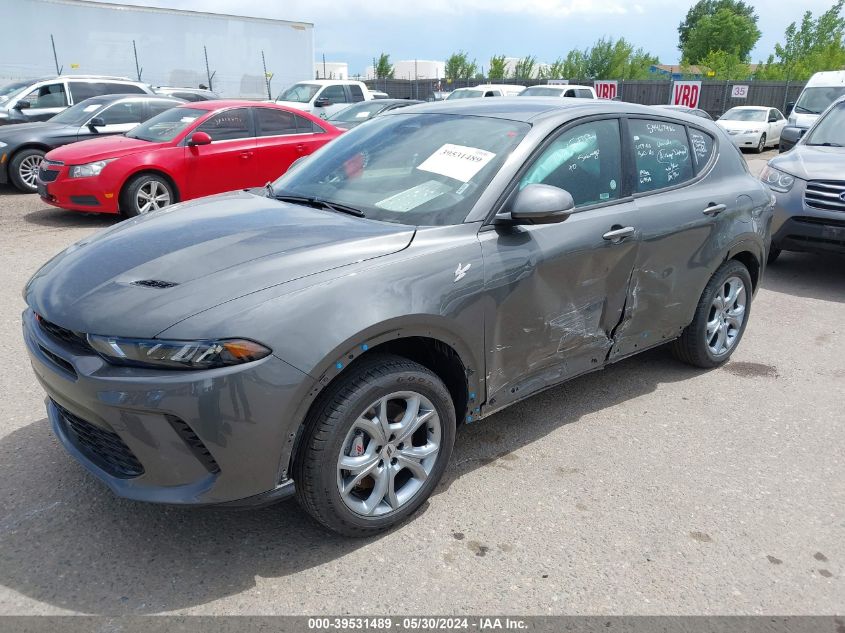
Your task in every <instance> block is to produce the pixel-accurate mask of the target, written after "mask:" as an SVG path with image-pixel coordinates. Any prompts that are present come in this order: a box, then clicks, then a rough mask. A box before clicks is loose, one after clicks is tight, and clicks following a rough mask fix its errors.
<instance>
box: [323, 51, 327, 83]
mask: <svg viewBox="0 0 845 633" xmlns="http://www.w3.org/2000/svg"><path fill="white" fill-rule="evenodd" d="M326 78H327V75H326V54H325V53H323V79H326Z"/></svg>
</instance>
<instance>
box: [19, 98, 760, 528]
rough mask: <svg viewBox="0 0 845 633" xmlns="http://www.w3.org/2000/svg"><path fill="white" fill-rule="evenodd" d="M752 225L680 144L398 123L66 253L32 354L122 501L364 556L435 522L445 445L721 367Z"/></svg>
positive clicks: (681, 117)
mask: <svg viewBox="0 0 845 633" xmlns="http://www.w3.org/2000/svg"><path fill="white" fill-rule="evenodd" d="M188 149H190V148H188ZM771 205H772V198H771V194H770V193H769V191H768V190H767V189H766V187H765V186H763V185H762V183H760V181H759V180H758V179H756V178H754V177H753V176H751V174H750V173H749V172H748V170H747V168H746V167H745V163H744V161H743V158H742V157H741V156H740V154H739V151H738V150H737V149H736V148H735V147H734V146H733V144H732V143H731V141H730V139H729V138H727V137H726V136H725V135H724V133H723V132H721V131H720V130H719V129H718V128H717V127H716V126H715V125H713V124H712V123H711V122H709V121H706V120H704V119H701V118H699V117H695V116H691V115H686V114H681V113H674V112H658V111H656V110H654V109H653V108H648V107H643V106H636V105H632V104H628V103H621V102H608V101H598V100H587V99H583V100H577V101H572V102H571V103H567V102H563V103H562V100H560V99H542V98H534V99H525V98H513V99H509V98H500V99H466V100H460V101H445V102H440V103H433V104H425V105H418V106H411V107H408V108H402V109H399V110H396V111H394V112H391V113H387V114H385V115H382V116H379V117H376V118H374V119H373V120H372V121H370V122H368V123H367V124H366V125H362V126H360V127H358V128H355V129H353V130H351V131H349V132H346V133H344V134H343V135H341V136H340V137H338V138H337V139H335V140H334V141H333V142H331V143H329V144H328V145H326V146H324V147H323V148H322V149H320V150H319V151H317V152H316V153H314V154H313V155H311V156H309V157H308V158H305V159H304V160H303V161H302V162H300V163H298V164H296V165H294V166H293V167H292V168H291V169H290V171H288V173H286V174H285V175H284V176H282V177H281V178H280V179H279V180H277V181H276V182H275V183H273V184H272V185H268V187H266V188H265V189H261V190H256V191H236V192H232V193H229V194H223V195H219V196H215V197H212V198H206V199H200V200H195V201H192V202H187V203H184V204H180V205H176V206H173V207H170V208H168V209H165V210H164V211H161V212H154V213H151V214H149V215H147V216H144V217H142V218H136V219H134V220H131V221H127V222H124V223H122V224H119V225H117V226H115V227H112V228H110V229H108V230H107V231H105V232H102V233H99V234H97V235H95V236H92V237H90V238H87V239H84V240H82V241H81V242H79V243H77V244H75V245H73V246H71V247H70V248H69V249H67V250H66V251H65V252H64V253H62V254H60V255H58V256H57V257H55V258H53V259H52V260H51V261H50V262H49V263H48V264H46V265H45V266H44V267H43V268H42V269H41V270H40V271H39V272H37V273H36V274H35V276H34V277H33V278H32V279H31V280H30V282H29V283H28V285H27V287H26V290H25V293H24V294H25V298H26V302H27V304H28V306H29V307H28V308H27V310H26V312H25V313H24V315H23V328H24V337H25V339H26V344H27V347H28V350H29V354H30V358H31V360H32V366H33V368H34V370H35V372H36V373H37V374H38V378H39V381H40V382H41V384H42V385H43V386H44V388H45V389H46V391H47V393H48V395H49V404H48V411H49V417H50V420H51V421H52V424H53V428H54V430H55V432H56V434H57V436H58V437H59V438H60V440H61V441H62V443H63V444H64V445H65V447H66V448H67V450H68V451H69V452H70V453H71V454H72V455H73V456H74V457H76V459H78V460H79V461H80V462H82V463H83V464H84V465H85V466H86V467H87V468H88V469H89V470H90V471H91V472H93V473H94V474H95V475H96V476H97V477H99V478H100V479H101V480H103V481H104V482H106V483H107V484H108V485H109V486H110V487H111V488H112V490H114V491H115V492H116V493H117V494H119V495H122V496H125V497H129V498H132V499H139V500H145V501H157V502H165V503H177V504H230V505H249V504H262V503H267V502H270V501H273V500H277V499H280V498H284V497H286V496H290V495H293V494H294V493H295V494H296V495H297V496H298V498H299V500H300V502H301V503H302V505H303V507H305V508H306V509H307V511H308V512H310V513H311V515H312V516H314V517H315V518H316V519H317V520H318V521H320V522H321V523H322V524H323V525H325V526H328V527H329V528H331V529H333V530H336V531H338V532H341V533H344V534H349V535H364V534H370V533H373V532H376V531H379V530H383V529H386V528H388V527H390V526H392V525H394V524H396V523H397V522H398V521H401V520H402V519H403V518H405V517H407V516H409V515H410V514H411V513H413V512H414V511H415V510H416V509H417V508H418V507H419V506H420V505H421V504H422V503H423V502H424V501H425V499H426V498H427V497H428V496H429V495H430V494H431V492H432V491H433V490H434V488H435V486H436V485H437V482H438V480H439V479H440V477H441V475H442V474H443V471H444V470H445V469H446V467H447V464H448V462H449V456H450V454H451V451H452V444H453V442H454V439H455V431H456V426H457V425H458V424H459V423H461V422H467V423H477V422H481V421H483V420H484V418H486V417H487V416H489V415H492V414H494V413H495V412H497V411H500V410H501V409H502V408H504V407H507V406H509V405H512V404H514V403H515V402H518V401H520V400H522V399H523V398H526V397H528V396H530V395H532V394H535V393H537V392H539V391H542V390H543V389H547V388H548V387H551V386H553V385H556V384H558V383H560V382H562V381H564V380H568V379H570V378H573V377H575V376H579V375H581V374H585V373H587V372H591V371H595V370H598V369H601V368H603V367H604V366H606V365H607V364H608V363H613V362H616V361H618V360H620V359H623V358H625V357H627V356H631V355H632V354H636V353H638V352H641V351H642V350H644V349H648V348H651V347H655V346H657V345H663V344H665V343H670V342H671V344H672V349H673V350H674V352H675V354H676V355H677V356H678V358H680V359H682V360H683V361H685V362H687V363H690V364H693V365H695V366H698V367H716V366H719V365H721V364H722V363H725V362H726V361H727V360H728V359H729V358H730V356H731V354H732V353H733V352H734V350H736V348H737V345H738V344H739V341H740V339H741V338H742V335H743V332H744V330H745V328H746V326H747V325H748V319H749V312H750V308H751V300H752V296H753V294H754V291H755V290H756V288H757V287H758V286H759V284H760V280H761V278H762V276H763V271H764V265H765V261H766V251H767V248H768V240H769V225H770V223H771V218H772V206H771Z"/></svg>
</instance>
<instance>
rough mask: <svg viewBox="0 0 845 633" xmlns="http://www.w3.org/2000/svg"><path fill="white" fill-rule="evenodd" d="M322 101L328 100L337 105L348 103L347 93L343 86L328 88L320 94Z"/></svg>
mask: <svg viewBox="0 0 845 633" xmlns="http://www.w3.org/2000/svg"><path fill="white" fill-rule="evenodd" d="M319 98H322V99H328V100H329V101H331V102H332V104H335V103H346V102H347V100H346V91H345V90H344V89H343V86H327V87H326V89H325V90H323V92H321V93H320V97H319Z"/></svg>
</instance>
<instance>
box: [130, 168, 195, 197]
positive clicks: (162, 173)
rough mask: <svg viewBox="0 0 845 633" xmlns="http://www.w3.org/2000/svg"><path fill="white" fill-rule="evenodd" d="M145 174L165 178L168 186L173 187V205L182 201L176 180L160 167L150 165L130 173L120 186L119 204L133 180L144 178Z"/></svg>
mask: <svg viewBox="0 0 845 633" xmlns="http://www.w3.org/2000/svg"><path fill="white" fill-rule="evenodd" d="M145 174H152V175H154V176H161V177H162V178H164V179H165V180H166V181H167V182H168V184H169V185H170V186H171V187H173V203H174V204H175V203H177V202H179V201H180V200H181V199H182V196H181V193H180V192H179V187H178V185H177V184H176V179H175V178H174V177H173V176H172V175H171V174H169V173H168V172H166V171H165V170H163V169H160V168H159V167H151V166H149V165H141V166H139V167H138V168H137V169H135V170H134V171H132V172H130V173H129V174H128V175H127V176H126V178H124V179H123V184H122V185H120V193H119V194H118V196H119V197H118V203H119V202H120V201H121V200H122V199H123V196H124V194H125V193H126V188H127V187H128V186H129V183H130V182H132V180H133V179H135V178H137V177H138V176H143V175H145Z"/></svg>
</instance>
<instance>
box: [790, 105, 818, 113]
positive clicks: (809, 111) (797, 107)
mask: <svg viewBox="0 0 845 633" xmlns="http://www.w3.org/2000/svg"><path fill="white" fill-rule="evenodd" d="M795 110H796V111H799V110H800V111H801V112H804V113H806V114H819V112H816V111H815V110H810V108H805V107H804V106H800V105H797V106H795Z"/></svg>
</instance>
